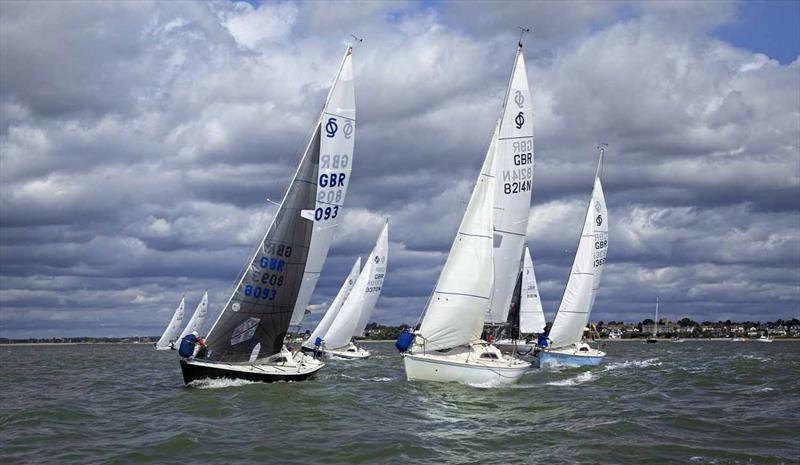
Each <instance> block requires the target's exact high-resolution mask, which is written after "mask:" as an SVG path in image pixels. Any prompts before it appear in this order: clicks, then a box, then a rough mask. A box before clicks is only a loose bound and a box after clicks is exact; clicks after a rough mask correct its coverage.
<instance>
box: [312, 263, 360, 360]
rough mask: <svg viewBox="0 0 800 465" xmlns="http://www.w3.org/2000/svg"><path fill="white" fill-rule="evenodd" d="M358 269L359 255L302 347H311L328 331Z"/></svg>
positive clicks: (353, 282) (353, 281)
mask: <svg viewBox="0 0 800 465" xmlns="http://www.w3.org/2000/svg"><path fill="white" fill-rule="evenodd" d="M360 271H361V257H358V258H357V259H356V262H355V263H353V268H352V269H351V270H350V274H348V275H347V279H345V280H344V282H343V283H342V287H341V288H339V292H338V293H337V294H336V298H334V299H333V303H331V306H330V307H328V311H327V312H325V315H324V316H323V317H322V319H321V320H320V322H319V323H318V324H317V327H316V328H314V331H313V332H312V333H311V336H309V337H308V339H307V340H306V341H305V342H304V343H303V347H306V348H308V349H313V348H314V341H316V340H317V338H324V337H325V333H327V332H328V329H329V328H330V327H331V324H333V320H334V319H336V315H338V314H339V311H340V310H341V309H342V305H343V304H344V301H345V299H347V296H348V295H350V291H351V290H352V289H353V285H354V284H355V283H356V279H358V273H359V272H360Z"/></svg>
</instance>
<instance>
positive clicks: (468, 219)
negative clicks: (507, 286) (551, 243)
mask: <svg viewBox="0 0 800 465" xmlns="http://www.w3.org/2000/svg"><path fill="white" fill-rule="evenodd" d="M497 130H498V128H497V126H496V127H495V134H496V133H497ZM495 148H496V137H493V138H492V143H491V144H490V145H489V150H488V151H487V152H486V158H485V159H484V161H483V166H482V167H481V173H480V175H479V176H478V180H477V182H476V183H475V187H474V188H473V190H472V195H471V196H470V199H469V203H468V204H467V209H466V211H465V212H464V217H463V218H462V219H461V224H460V225H459V227H458V234H457V235H456V238H455V240H454V241H453V245H452V247H451V248H450V254H449V255H448V256H447V261H446V262H445V264H444V268H442V272H441V273H440V274H439V281H438V282H437V283H436V287H435V288H434V290H433V295H432V296H431V298H430V300H429V301H428V306H427V308H426V309H425V314H424V316H423V318H422V323H421V324H420V328H419V330H418V331H416V335H417V337H416V338H415V342H414V343H415V346H417V347H419V348H420V349H423V348H424V350H441V349H449V348H452V347H456V346H459V345H464V344H468V343H470V342H472V341H475V340H477V339H479V338H480V335H481V330H482V329H483V323H484V317H485V315H486V309H487V307H488V306H489V299H490V298H491V295H492V287H493V281H494V279H493V276H494V266H493V263H492V259H493V247H492V244H493V239H492V211H493V208H494V207H493V206H494V195H495V190H494V183H495V175H494V173H495V166H494V160H495ZM516 260H517V262H518V261H519V257H517V259H516Z"/></svg>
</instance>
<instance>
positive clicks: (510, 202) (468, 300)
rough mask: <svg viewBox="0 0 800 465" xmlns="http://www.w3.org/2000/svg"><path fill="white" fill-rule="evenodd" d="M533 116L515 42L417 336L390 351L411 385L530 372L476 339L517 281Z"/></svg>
mask: <svg viewBox="0 0 800 465" xmlns="http://www.w3.org/2000/svg"><path fill="white" fill-rule="evenodd" d="M531 117H532V112H531V98H530V90H529V89H528V78H527V75H526V72H525V59H524V57H523V54H522V42H520V43H519V46H518V47H517V52H516V57H515V59H514V66H513V69H512V72H511V78H510V80H509V84H508V88H507V92H506V95H505V98H504V100H503V107H502V111H501V114H500V117H499V118H498V120H497V122H496V124H495V127H494V132H493V134H492V140H491V143H490V145H489V149H488V150H487V152H486V157H485V159H484V162H483V166H482V167H481V172H480V175H479V176H478V180H477V182H476V183H475V187H474V189H473V191H472V195H471V197H470V199H469V203H468V204H467V208H466V211H465V212H464V217H463V218H462V220H461V224H460V225H459V228H458V234H457V235H456V237H455V239H454V241H453V245H452V247H451V248H450V253H449V255H448V257H447V261H446V262H445V265H444V268H442V271H441V274H440V275H439V280H438V282H437V283H436V286H435V288H434V291H433V294H432V295H431V297H430V299H429V300H428V304H427V305H426V309H425V312H424V314H423V316H422V321H421V323H420V326H419V329H418V330H417V331H416V332H414V333H413V334H412V333H409V332H406V333H403V334H401V335H400V337H399V338H398V341H397V344H396V346H397V348H398V349H399V350H400V351H401V352H404V353H403V364H404V366H405V370H406V377H407V378H408V379H409V380H429V381H443V382H461V383H467V384H484V383H488V384H491V385H495V384H510V383H514V382H516V381H518V380H519V378H520V377H522V375H523V374H524V373H525V371H526V370H527V369H528V368H529V367H530V364H529V363H528V362H525V361H523V360H520V359H518V358H516V357H514V356H511V355H503V354H502V353H501V352H500V349H498V348H497V347H495V346H494V345H492V344H489V343H487V342H485V341H483V340H482V339H481V332H482V329H483V326H484V323H485V322H487V321H498V322H505V320H506V312H507V311H508V306H509V305H510V303H511V297H512V293H513V289H514V284H515V283H516V281H517V275H518V271H519V261H520V257H521V256H522V249H523V247H524V243H525V231H526V229H527V218H528V214H529V210H530V191H531V187H532V186H531V182H532V181H531V179H532V174H533V125H532V121H531V119H532V118H531ZM494 310H497V312H498V314H497V315H495V314H494ZM409 349H410V350H409Z"/></svg>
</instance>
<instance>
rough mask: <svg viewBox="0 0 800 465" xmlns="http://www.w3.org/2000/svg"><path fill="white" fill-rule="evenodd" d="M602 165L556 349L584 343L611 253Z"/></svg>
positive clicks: (555, 332)
mask: <svg viewBox="0 0 800 465" xmlns="http://www.w3.org/2000/svg"><path fill="white" fill-rule="evenodd" d="M602 162H603V156H602V154H601V155H600V163H599V164H598V168H597V175H596V176H595V180H594V188H593V189H592V199H591V201H590V202H589V208H588V209H587V212H586V219H585V220H584V223H583V230H582V231H581V238H580V242H579V243H578V250H577V252H576V253H575V261H574V262H573V264H572V271H571V273H570V275H569V280H568V281H567V287H566V289H565V290H564V296H563V297H562V298H561V304H560V305H559V307H558V313H556V317H555V320H554V321H553V327H552V329H551V330H550V335H549V339H550V341H551V342H550V345H551V346H552V347H554V348H558V347H565V346H569V345H572V344H575V343H578V342H580V340H581V337H582V335H583V330H584V328H585V327H586V324H587V323H588V322H589V313H590V312H591V310H592V305H593V304H594V298H595V295H596V292H597V289H598V288H599V286H600V277H601V275H602V274H603V265H604V264H605V261H606V253H607V251H608V212H607V211H606V201H605V197H604V196H603V186H602V184H601V182H600V170H601V166H602Z"/></svg>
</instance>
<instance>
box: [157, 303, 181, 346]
mask: <svg viewBox="0 0 800 465" xmlns="http://www.w3.org/2000/svg"><path fill="white" fill-rule="evenodd" d="M185 306H186V297H181V303H180V304H178V308H176V309H175V313H173V314H172V319H171V320H170V321H169V324H168V325H167V329H165V330H164V334H162V335H161V337H160V338H159V339H158V342H156V349H169V344H170V343H171V342H174V341H176V340H177V336H178V334H179V333H180V332H181V322H182V321H183V309H184V308H185Z"/></svg>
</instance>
